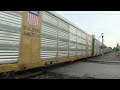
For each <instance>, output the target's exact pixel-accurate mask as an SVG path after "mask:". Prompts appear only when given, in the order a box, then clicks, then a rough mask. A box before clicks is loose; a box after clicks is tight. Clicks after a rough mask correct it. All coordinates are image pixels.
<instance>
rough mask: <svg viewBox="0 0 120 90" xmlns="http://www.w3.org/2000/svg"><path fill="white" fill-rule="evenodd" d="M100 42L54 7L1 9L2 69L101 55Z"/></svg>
mask: <svg viewBox="0 0 120 90" xmlns="http://www.w3.org/2000/svg"><path fill="white" fill-rule="evenodd" d="M30 15H35V16H34V18H33V16H32V17H31V16H30ZM94 43H95V44H94ZM98 43H100V42H98V41H97V39H94V37H93V35H89V34H88V33H87V32H85V31H84V30H82V29H81V28H79V27H77V26H76V25H74V24H73V23H71V22H70V21H68V20H66V19H65V18H63V17H62V16H60V15H58V14H57V13H55V12H52V11H39V13H36V11H23V12H22V11H0V73H3V72H11V71H21V70H27V69H32V68H36V67H44V66H48V65H51V64H58V63H63V62H70V61H74V60H79V59H82V58H88V57H92V56H94V55H99V54H100V52H101V51H100V49H99V47H100V45H99V44H98Z"/></svg>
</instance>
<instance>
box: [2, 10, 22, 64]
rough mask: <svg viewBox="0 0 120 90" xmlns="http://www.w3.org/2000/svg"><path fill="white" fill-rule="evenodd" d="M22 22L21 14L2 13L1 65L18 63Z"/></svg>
mask: <svg viewBox="0 0 120 90" xmlns="http://www.w3.org/2000/svg"><path fill="white" fill-rule="evenodd" d="M21 22H22V16H21V13H20V12H17V11H15V12H14V11H1V12H0V64H3V63H15V62H17V60H18V57H19V46H20V28H21Z"/></svg>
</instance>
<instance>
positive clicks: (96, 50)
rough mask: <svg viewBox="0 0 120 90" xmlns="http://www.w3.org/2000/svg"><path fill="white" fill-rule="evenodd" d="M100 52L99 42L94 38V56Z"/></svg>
mask: <svg viewBox="0 0 120 90" xmlns="http://www.w3.org/2000/svg"><path fill="white" fill-rule="evenodd" d="M100 54H101V42H100V41H98V40H96V39H95V47H94V56H96V55H100Z"/></svg>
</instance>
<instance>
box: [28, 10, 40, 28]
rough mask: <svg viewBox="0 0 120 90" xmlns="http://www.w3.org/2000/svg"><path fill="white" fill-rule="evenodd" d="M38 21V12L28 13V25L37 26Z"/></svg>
mask: <svg viewBox="0 0 120 90" xmlns="http://www.w3.org/2000/svg"><path fill="white" fill-rule="evenodd" d="M38 21H39V11H29V12H28V18H27V22H28V24H29V25H32V26H37V25H38Z"/></svg>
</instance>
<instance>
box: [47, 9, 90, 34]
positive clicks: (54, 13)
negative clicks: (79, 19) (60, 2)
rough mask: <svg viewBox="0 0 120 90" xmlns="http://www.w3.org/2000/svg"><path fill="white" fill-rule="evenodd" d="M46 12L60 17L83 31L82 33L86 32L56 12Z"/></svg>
mask: <svg viewBox="0 0 120 90" xmlns="http://www.w3.org/2000/svg"><path fill="white" fill-rule="evenodd" d="M47 12H49V13H51V14H53V15H54V16H56V17H58V18H60V19H62V20H63V21H65V22H67V23H69V24H71V25H72V26H74V27H76V28H77V29H79V30H81V31H83V32H84V33H86V34H88V33H87V32H86V31H84V30H83V29H81V28H80V27H78V26H77V25H75V24H74V23H72V22H71V21H69V20H68V19H66V18H64V17H63V16H61V15H59V14H58V13H56V12H54V11H47ZM88 35H89V36H91V35H90V34H88Z"/></svg>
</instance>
